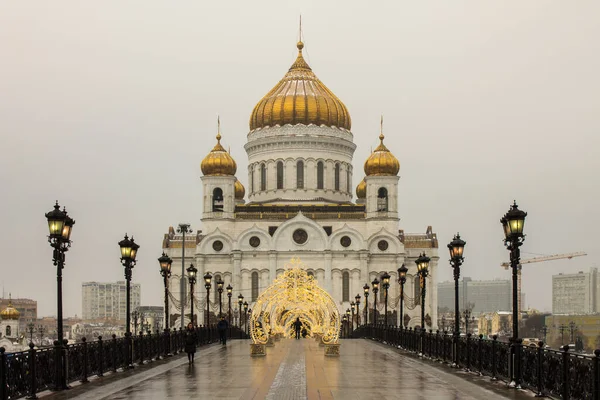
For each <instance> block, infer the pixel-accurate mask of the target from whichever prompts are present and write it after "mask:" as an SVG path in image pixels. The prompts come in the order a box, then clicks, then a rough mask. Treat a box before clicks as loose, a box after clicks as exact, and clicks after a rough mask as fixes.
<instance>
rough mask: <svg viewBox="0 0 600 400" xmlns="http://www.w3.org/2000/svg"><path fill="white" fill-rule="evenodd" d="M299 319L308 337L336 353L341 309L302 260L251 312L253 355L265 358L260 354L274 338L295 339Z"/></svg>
mask: <svg viewBox="0 0 600 400" xmlns="http://www.w3.org/2000/svg"><path fill="white" fill-rule="evenodd" d="M297 318H299V319H300V321H301V322H302V327H303V331H304V330H305V332H304V333H305V335H306V336H310V337H318V338H319V339H320V340H321V341H322V343H323V344H325V345H326V351H327V349H328V348H329V347H333V348H335V349H336V350H335V351H336V352H337V346H339V335H340V325H341V321H340V313H339V311H338V308H337V306H336V305H335V302H334V301H333V299H332V298H331V296H330V295H329V293H327V291H325V290H324V289H323V288H321V287H320V286H319V285H318V282H317V281H316V280H315V279H314V277H313V276H310V275H308V274H307V273H306V268H305V266H304V264H303V263H302V262H301V261H300V259H298V258H294V259H292V260H291V261H290V263H289V264H286V270H285V272H284V273H283V274H282V275H280V276H279V277H277V278H276V279H275V281H274V282H273V283H272V284H271V286H269V287H268V288H267V289H266V290H265V291H264V292H263V293H262V294H261V295H260V296H259V297H258V299H257V300H256V303H255V304H254V307H253V308H252V314H251V316H250V336H251V337H252V343H253V346H252V355H264V354H260V353H261V352H263V351H264V346H266V345H267V343H270V340H271V342H272V341H273V338H275V337H286V338H292V337H294V336H295V331H294V321H296V319H297Z"/></svg>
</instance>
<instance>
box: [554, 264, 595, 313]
mask: <svg viewBox="0 0 600 400" xmlns="http://www.w3.org/2000/svg"><path fill="white" fill-rule="evenodd" d="M599 294H600V279H599V278H598V268H594V267H592V268H590V270H589V272H583V271H579V272H578V273H576V274H564V273H559V274H558V275H552V314H576V315H581V314H593V313H597V312H599V311H600V295H599Z"/></svg>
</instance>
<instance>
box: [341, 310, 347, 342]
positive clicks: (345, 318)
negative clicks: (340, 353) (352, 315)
mask: <svg viewBox="0 0 600 400" xmlns="http://www.w3.org/2000/svg"><path fill="white" fill-rule="evenodd" d="M347 332H348V317H347V316H346V314H344V316H343V317H342V339H344V337H345V336H347Z"/></svg>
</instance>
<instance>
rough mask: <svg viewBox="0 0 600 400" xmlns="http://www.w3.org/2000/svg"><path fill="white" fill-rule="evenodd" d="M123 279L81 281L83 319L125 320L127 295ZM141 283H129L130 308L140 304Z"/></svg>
mask: <svg viewBox="0 0 600 400" xmlns="http://www.w3.org/2000/svg"><path fill="white" fill-rule="evenodd" d="M126 285H127V283H126V282H125V281H117V282H83V283H82V284H81V292H82V305H81V309H82V313H81V318H82V319H83V320H84V321H85V320H98V319H107V320H108V319H111V320H116V321H125V319H126V316H127V296H126ZM140 299H141V285H140V284H139V283H131V309H132V310H134V309H136V308H137V307H139V306H140Z"/></svg>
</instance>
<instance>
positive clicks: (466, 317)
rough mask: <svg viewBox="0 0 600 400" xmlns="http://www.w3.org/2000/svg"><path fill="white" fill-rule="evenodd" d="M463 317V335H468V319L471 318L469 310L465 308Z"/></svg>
mask: <svg viewBox="0 0 600 400" xmlns="http://www.w3.org/2000/svg"><path fill="white" fill-rule="evenodd" d="M463 315H464V317H465V334H468V333H469V319H470V318H471V310H469V309H468V308H466V309H465V310H464V311H463Z"/></svg>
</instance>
